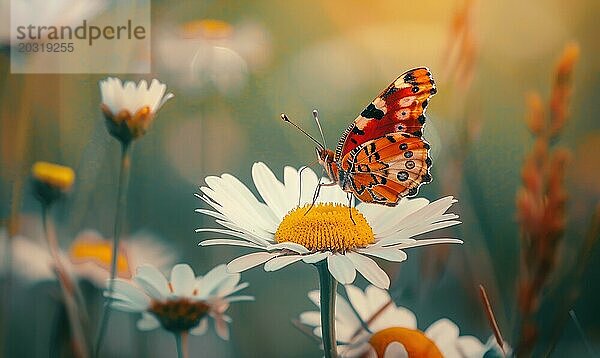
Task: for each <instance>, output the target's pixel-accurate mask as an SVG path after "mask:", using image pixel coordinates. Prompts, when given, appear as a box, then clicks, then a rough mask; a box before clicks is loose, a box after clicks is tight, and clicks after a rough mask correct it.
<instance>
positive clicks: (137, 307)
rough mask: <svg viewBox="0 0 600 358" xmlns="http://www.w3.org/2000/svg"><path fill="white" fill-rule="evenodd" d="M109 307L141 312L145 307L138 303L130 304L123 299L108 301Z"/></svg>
mask: <svg viewBox="0 0 600 358" xmlns="http://www.w3.org/2000/svg"><path fill="white" fill-rule="evenodd" d="M110 307H112V308H114V309H116V310H119V311H123V312H142V311H144V310H145V309H146V307H147V306H146V307H143V306H140V305H135V304H132V303H131V302H125V301H119V300H117V301H112V302H111V303H110Z"/></svg>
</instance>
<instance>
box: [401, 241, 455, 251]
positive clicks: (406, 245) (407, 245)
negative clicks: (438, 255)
mask: <svg viewBox="0 0 600 358" xmlns="http://www.w3.org/2000/svg"><path fill="white" fill-rule="evenodd" d="M462 243H463V241H462V240H458V239H422V240H415V241H412V242H406V243H400V244H397V245H394V246H393V247H395V248H397V249H408V248H411V247H419V246H428V245H437V244H462Z"/></svg>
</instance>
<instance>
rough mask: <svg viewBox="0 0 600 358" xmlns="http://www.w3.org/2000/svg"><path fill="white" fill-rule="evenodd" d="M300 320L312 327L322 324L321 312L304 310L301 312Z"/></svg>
mask: <svg viewBox="0 0 600 358" xmlns="http://www.w3.org/2000/svg"><path fill="white" fill-rule="evenodd" d="M300 322H301V323H303V324H305V325H308V326H312V327H317V326H321V313H320V312H317V311H306V312H302V313H300Z"/></svg>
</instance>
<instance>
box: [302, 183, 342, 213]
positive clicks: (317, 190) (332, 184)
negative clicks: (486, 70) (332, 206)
mask: <svg viewBox="0 0 600 358" xmlns="http://www.w3.org/2000/svg"><path fill="white" fill-rule="evenodd" d="M334 185H337V183H336V182H331V183H321V179H319V184H317V188H316V189H315V193H314V195H313V200H312V203H311V204H310V207H309V208H308V210H307V211H306V213H304V216H306V215H307V214H308V213H309V212H310V211H311V210H312V208H313V206H315V203H316V202H317V199H318V198H319V193H320V192H321V187H323V186H334Z"/></svg>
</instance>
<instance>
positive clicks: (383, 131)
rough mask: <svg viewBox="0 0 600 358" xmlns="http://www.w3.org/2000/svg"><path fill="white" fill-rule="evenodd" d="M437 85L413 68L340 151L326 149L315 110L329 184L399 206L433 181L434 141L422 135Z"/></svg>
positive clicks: (361, 119)
mask: <svg viewBox="0 0 600 358" xmlns="http://www.w3.org/2000/svg"><path fill="white" fill-rule="evenodd" d="M436 92H437V89H436V87H435V82H434V80H433V76H432V75H431V72H430V71H429V69H428V68H426V67H419V68H414V69H411V70H408V71H406V72H404V73H403V74H401V75H400V76H399V77H398V78H397V79H396V80H395V81H394V82H392V83H391V84H390V85H389V86H387V88H386V89H384V90H383V91H382V92H381V93H380V94H379V96H377V97H376V98H375V99H374V100H373V101H371V103H369V105H367V106H366V107H365V109H364V110H363V111H362V112H361V113H360V115H359V116H358V117H356V119H355V120H354V121H353V122H352V123H351V124H350V125H349V126H348V128H347V129H346V130H345V131H344V133H343V134H342V136H341V138H340V139H339V141H338V145H337V147H336V148H335V151H333V150H331V149H328V148H326V146H325V144H324V143H325V139H324V136H323V131H322V130H321V126H320V123H319V119H318V116H317V112H316V111H314V112H313V115H314V117H315V120H316V122H317V125H318V127H319V131H320V132H321V137H322V138H323V144H321V143H319V141H317V140H315V139H314V138H313V137H312V136H310V135H309V134H308V133H306V132H305V131H304V130H302V129H301V128H300V127H298V126H297V125H295V124H294V123H292V122H291V121H290V120H289V118H287V116H286V115H285V114H282V118H283V120H284V121H287V122H289V123H291V124H292V125H294V126H295V127H296V128H298V129H299V130H301V131H302V132H303V133H305V134H306V135H307V136H308V137H309V138H311V139H312V140H313V141H314V142H315V143H317V145H318V147H317V148H315V150H316V154H317V160H318V162H319V164H320V165H321V166H323V168H324V170H325V173H326V174H327V176H328V177H329V179H330V180H331V182H330V183H325V184H319V187H317V192H316V193H315V198H316V196H318V191H319V189H320V187H321V186H330V185H339V186H340V187H341V188H342V190H344V191H345V192H347V193H349V194H353V195H354V196H355V197H357V198H358V199H359V200H361V201H363V202H366V203H376V204H382V205H387V206H396V205H397V204H398V203H399V201H400V199H402V198H403V197H406V196H408V197H411V196H415V195H416V194H417V192H418V190H419V187H420V186H421V185H423V184H425V183H428V182H430V181H431V180H432V177H431V174H430V172H429V171H430V168H431V164H432V162H431V158H430V157H429V148H430V146H429V143H427V142H426V141H425V140H424V139H423V125H424V124H425V110H426V108H427V105H428V104H429V100H430V99H431V97H432V96H433V95H435V94H436Z"/></svg>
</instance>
